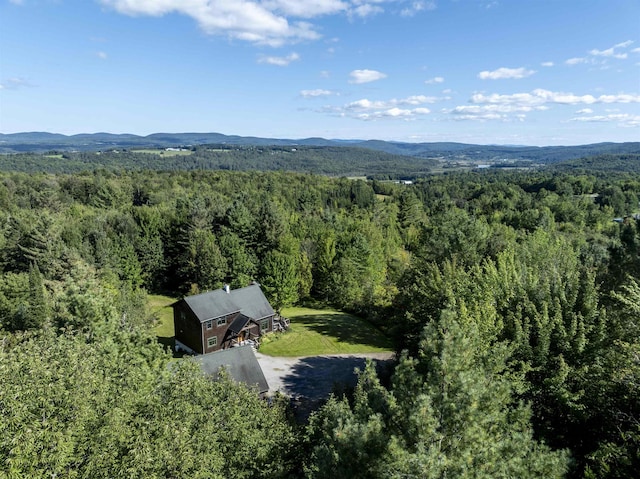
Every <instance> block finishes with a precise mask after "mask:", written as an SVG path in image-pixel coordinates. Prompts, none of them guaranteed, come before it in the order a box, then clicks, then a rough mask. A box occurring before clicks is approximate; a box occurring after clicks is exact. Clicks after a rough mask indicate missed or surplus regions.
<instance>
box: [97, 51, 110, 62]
mask: <svg viewBox="0 0 640 479" xmlns="http://www.w3.org/2000/svg"><path fill="white" fill-rule="evenodd" d="M96 56H97V57H98V58H99V59H100V60H106V59H107V57H108V55H107V54H106V53H105V52H96Z"/></svg>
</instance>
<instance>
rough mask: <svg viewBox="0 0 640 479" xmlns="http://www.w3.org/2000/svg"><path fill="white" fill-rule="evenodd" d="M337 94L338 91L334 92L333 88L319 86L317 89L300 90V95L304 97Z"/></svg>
mask: <svg viewBox="0 0 640 479" xmlns="http://www.w3.org/2000/svg"><path fill="white" fill-rule="evenodd" d="M335 94H336V93H334V92H332V91H331V90H322V89H320V88H317V89H315V90H301V91H300V96H301V97H303V98H319V97H325V96H331V95H335Z"/></svg>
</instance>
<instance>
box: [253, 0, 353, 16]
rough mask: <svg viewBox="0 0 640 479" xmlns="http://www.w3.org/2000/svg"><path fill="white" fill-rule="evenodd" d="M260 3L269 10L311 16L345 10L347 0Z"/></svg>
mask: <svg viewBox="0 0 640 479" xmlns="http://www.w3.org/2000/svg"><path fill="white" fill-rule="evenodd" d="M262 4H263V5H264V6H265V7H267V8H268V9H269V10H271V11H278V12H281V13H283V14H285V15H290V16H294V17H300V18H313V17H317V16H320V15H330V14H335V13H340V12H343V11H346V10H347V9H348V8H349V4H348V2H344V1H341V0H305V1H300V0H267V1H264V2H262Z"/></svg>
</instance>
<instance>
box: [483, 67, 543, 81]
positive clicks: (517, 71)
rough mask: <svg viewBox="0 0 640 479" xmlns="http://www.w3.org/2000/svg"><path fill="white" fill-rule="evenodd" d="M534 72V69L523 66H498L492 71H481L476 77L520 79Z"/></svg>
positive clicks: (485, 78) (484, 78)
mask: <svg viewBox="0 0 640 479" xmlns="http://www.w3.org/2000/svg"><path fill="white" fill-rule="evenodd" d="M534 73H535V70H527V69H526V68H524V67H521V68H505V67H502V68H498V69H497V70H494V71H482V72H480V73H478V78H480V79H481V80H505V79H520V78H526V77H528V76H531V75H533V74H534Z"/></svg>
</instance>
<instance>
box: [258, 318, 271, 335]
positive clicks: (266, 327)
mask: <svg viewBox="0 0 640 479" xmlns="http://www.w3.org/2000/svg"><path fill="white" fill-rule="evenodd" d="M268 330H269V320H268V319H263V320H262V321H260V331H261V332H265V331H268Z"/></svg>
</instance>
